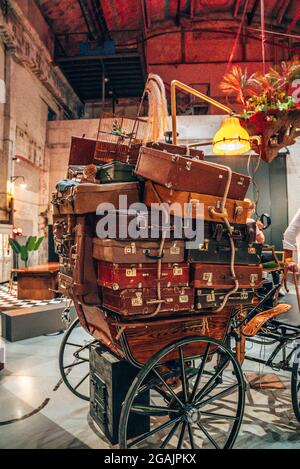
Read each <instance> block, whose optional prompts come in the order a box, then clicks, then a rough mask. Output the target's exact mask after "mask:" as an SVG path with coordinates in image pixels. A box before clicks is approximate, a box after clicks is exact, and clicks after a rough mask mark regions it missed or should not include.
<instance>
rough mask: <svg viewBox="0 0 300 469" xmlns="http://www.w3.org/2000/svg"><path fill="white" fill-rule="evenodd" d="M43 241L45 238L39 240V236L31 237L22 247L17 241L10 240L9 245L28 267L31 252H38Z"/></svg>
mask: <svg viewBox="0 0 300 469" xmlns="http://www.w3.org/2000/svg"><path fill="white" fill-rule="evenodd" d="M43 240H44V236H41V237H40V238H38V237H37V236H29V237H28V238H27V240H26V242H25V244H23V245H21V244H20V243H19V242H18V241H16V240H15V239H13V238H10V239H9V244H10V245H11V247H12V249H13V251H14V252H15V253H16V254H17V255H18V256H20V257H21V259H22V261H23V262H24V263H25V266H26V267H27V265H28V261H29V254H30V252H33V251H38V249H39V248H40V246H41V244H42V242H43Z"/></svg>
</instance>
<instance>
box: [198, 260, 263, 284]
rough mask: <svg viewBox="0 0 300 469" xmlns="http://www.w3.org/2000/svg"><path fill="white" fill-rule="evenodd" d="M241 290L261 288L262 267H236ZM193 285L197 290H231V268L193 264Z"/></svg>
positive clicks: (232, 282) (219, 265)
mask: <svg viewBox="0 0 300 469" xmlns="http://www.w3.org/2000/svg"><path fill="white" fill-rule="evenodd" d="M234 269H235V273H236V277H237V280H238V282H239V287H240V288H259V287H260V286H261V283H262V272H263V270H262V266H261V265H258V266H246V265H235V266H234ZM190 274H191V285H192V286H193V287H195V288H213V289H222V288H226V289H229V288H230V287H232V286H234V280H233V278H232V275H231V271H230V266H229V265H222V264H191V271H190Z"/></svg>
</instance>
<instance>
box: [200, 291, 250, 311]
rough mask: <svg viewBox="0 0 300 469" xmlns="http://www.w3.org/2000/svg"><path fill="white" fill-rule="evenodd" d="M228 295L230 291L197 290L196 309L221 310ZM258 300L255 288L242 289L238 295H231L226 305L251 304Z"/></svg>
mask: <svg viewBox="0 0 300 469" xmlns="http://www.w3.org/2000/svg"><path fill="white" fill-rule="evenodd" d="M227 293H228V290H212V289H209V288H202V289H197V290H196V299H195V309H196V310H202V309H209V308H213V309H216V308H219V307H220V306H221V304H222V303H223V300H224V298H225V295H226V294H227ZM257 298H258V297H257V292H256V291H255V289H254V288H241V289H239V290H238V291H237V292H236V293H232V294H231V295H230V297H229V298H228V301H227V303H226V304H227V305H228V306H229V305H241V304H242V305H245V304H251V303H253V301H254V300H255V299H257Z"/></svg>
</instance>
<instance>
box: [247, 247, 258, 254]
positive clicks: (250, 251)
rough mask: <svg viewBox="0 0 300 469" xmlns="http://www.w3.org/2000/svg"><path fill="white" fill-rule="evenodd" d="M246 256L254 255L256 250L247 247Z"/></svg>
mask: <svg viewBox="0 0 300 469" xmlns="http://www.w3.org/2000/svg"><path fill="white" fill-rule="evenodd" d="M248 254H256V249H255V248H254V247H251V246H250V247H249V248H248Z"/></svg>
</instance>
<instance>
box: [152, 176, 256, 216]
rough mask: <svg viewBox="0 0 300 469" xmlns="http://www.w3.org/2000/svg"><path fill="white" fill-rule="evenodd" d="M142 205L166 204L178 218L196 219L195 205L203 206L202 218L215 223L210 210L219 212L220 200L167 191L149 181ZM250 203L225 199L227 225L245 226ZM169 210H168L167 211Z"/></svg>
mask: <svg viewBox="0 0 300 469" xmlns="http://www.w3.org/2000/svg"><path fill="white" fill-rule="evenodd" d="M143 201H144V204H145V205H147V206H148V207H151V205H152V206H153V204H156V206H157V204H162V203H164V204H168V205H172V212H173V214H174V215H176V216H178V217H186V218H188V217H190V216H192V217H193V218H196V217H197V211H196V208H197V205H198V204H199V203H200V204H203V209H204V210H203V211H204V213H203V217H204V220H207V221H215V222H216V221H217V218H216V215H214V213H213V212H212V209H213V210H215V211H216V212H221V203H222V198H220V197H214V196H212V195H205V194H196V193H193V192H182V191H174V190H173V189H167V188H166V187H163V186H160V185H158V184H153V183H152V182H151V181H147V182H146V184H145V190H144V195H143ZM189 204H191V207H192V213H191V214H190V213H189V211H188V209H189ZM168 205H164V207H165V209H166V210H168ZM249 205H250V203H249V202H248V201H241V200H232V199H227V201H226V206H225V207H226V210H227V214H228V220H229V223H233V224H246V223H247V218H248V209H249ZM169 210H170V209H169Z"/></svg>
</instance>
